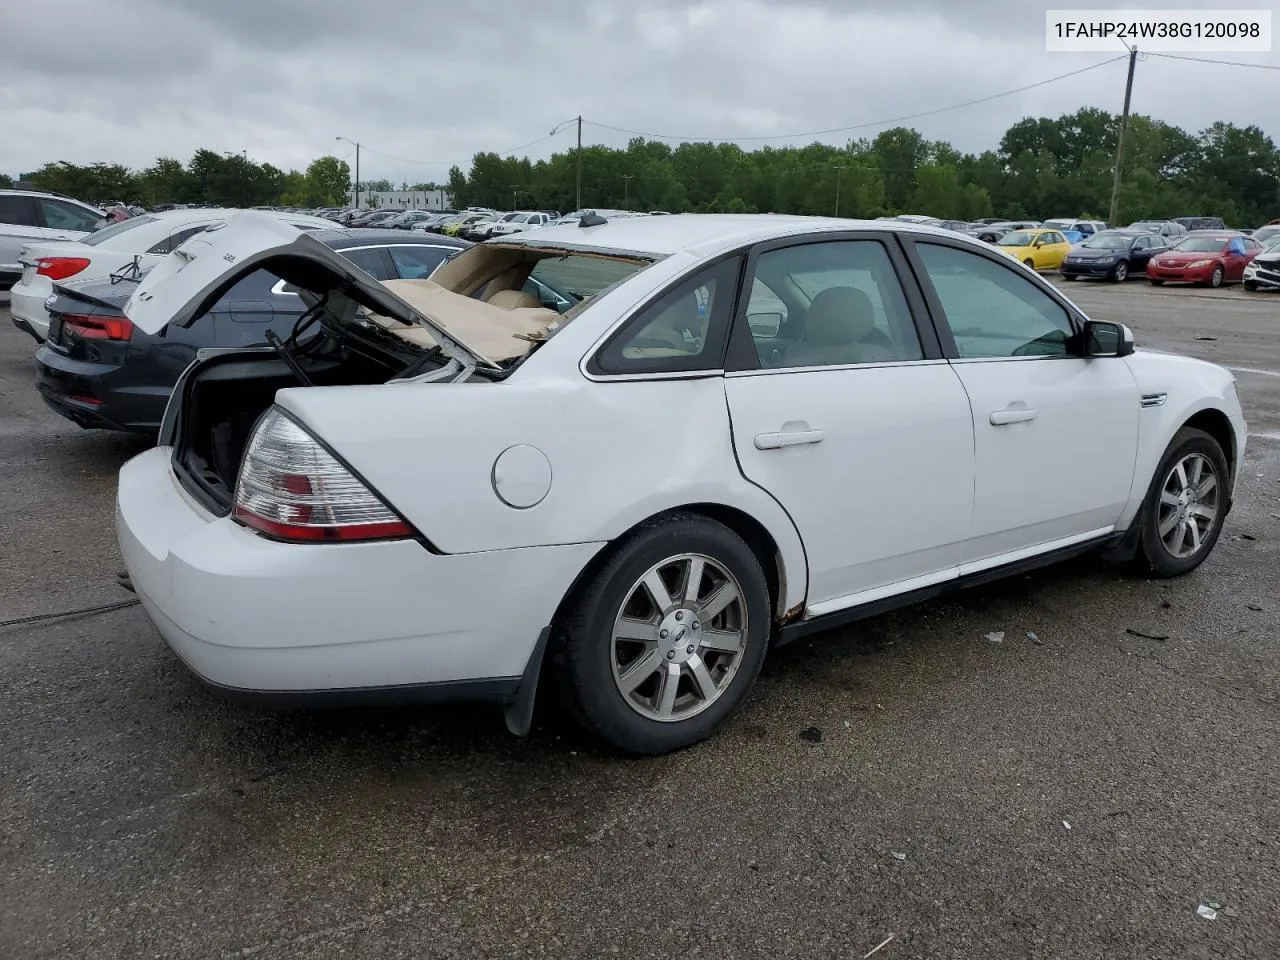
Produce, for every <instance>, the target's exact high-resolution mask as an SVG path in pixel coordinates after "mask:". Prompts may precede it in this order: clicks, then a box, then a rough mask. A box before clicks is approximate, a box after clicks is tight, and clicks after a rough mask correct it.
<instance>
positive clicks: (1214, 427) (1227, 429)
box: [1178, 407, 1237, 480]
mask: <svg viewBox="0 0 1280 960" xmlns="http://www.w3.org/2000/svg"><path fill="white" fill-rule="evenodd" d="M1183 427H1192V428H1194V429H1196V430H1203V431H1204V432H1205V433H1207V434H1209V436H1211V437H1213V439H1214V440H1216V441H1218V446H1220V447H1222V452H1223V453H1224V454H1226V457H1227V469H1228V470H1230V471H1231V477H1232V479H1233V480H1234V479H1235V475H1236V470H1237V464H1236V456H1237V453H1236V433H1235V429H1234V428H1233V427H1232V426H1231V419H1230V418H1229V417H1228V416H1227V415H1226V414H1225V413H1223V412H1222V411H1221V410H1219V409H1218V408H1217V407H1206V408H1205V409H1203V410H1200V411H1197V412H1196V413H1194V414H1192V415H1191V416H1190V417H1189V418H1188V419H1187V420H1185V421H1184V422H1183V423H1182V426H1181V427H1179V428H1178V429H1179V430H1181V429H1182V428H1183Z"/></svg>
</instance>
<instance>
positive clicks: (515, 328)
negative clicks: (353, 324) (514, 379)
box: [373, 280, 560, 363]
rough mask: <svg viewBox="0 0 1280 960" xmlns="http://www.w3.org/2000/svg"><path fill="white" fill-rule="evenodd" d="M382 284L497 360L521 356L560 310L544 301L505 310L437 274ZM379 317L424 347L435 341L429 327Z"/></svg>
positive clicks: (408, 339)
mask: <svg viewBox="0 0 1280 960" xmlns="http://www.w3.org/2000/svg"><path fill="white" fill-rule="evenodd" d="M382 283H383V285H384V286H385V287H386V288H387V289H388V290H390V291H391V292H392V293H394V294H395V295H396V296H397V297H399V298H400V299H402V300H404V301H405V302H406V303H408V304H409V306H411V307H413V308H414V309H415V310H417V311H418V312H419V313H423V314H426V315H427V316H428V317H430V318H431V319H432V320H434V321H435V322H436V323H438V324H439V325H440V326H442V327H444V328H445V330H447V331H448V332H449V333H451V334H455V335H456V336H457V337H458V339H459V340H461V341H462V342H463V343H465V344H467V345H468V346H470V347H474V348H475V349H476V350H478V351H479V352H480V353H482V354H483V355H484V356H486V357H488V358H489V359H490V360H495V361H497V362H499V363H501V362H503V361H506V360H513V359H515V358H517V357H523V356H524V355H525V354H526V353H528V352H529V351H530V350H531V349H532V348H533V343H532V342H531V341H530V340H528V339H525V338H526V337H532V338H534V339H541V337H542V335H543V334H544V333H545V332H546V331H547V328H548V327H550V326H551V325H552V324H553V323H555V322H556V321H557V320H559V319H560V314H558V313H557V312H556V311H554V310H550V309H548V308H546V307H517V308H515V309H514V310H506V309H503V308H502V307H497V306H494V305H493V304H491V303H486V302H485V301H483V300H477V299H475V298H473V297H467V296H463V295H462V294H459V293H454V292H452V291H451V290H446V289H445V288H444V287H442V286H440V284H438V283H436V282H435V281H433V280H384V281H382ZM373 319H374V320H375V322H377V323H379V324H380V325H381V326H383V327H385V328H386V329H387V330H388V331H390V332H391V333H394V334H395V335H396V336H397V337H400V338H401V339H402V340H406V341H408V342H409V343H413V344H416V345H418V346H421V347H431V346H435V343H436V341H435V339H434V338H433V337H432V336H431V331H429V330H427V329H425V328H424V327H419V326H409V325H406V324H403V323H400V322H399V321H398V320H393V319H392V318H390V317H383V316H377V317H374V318H373Z"/></svg>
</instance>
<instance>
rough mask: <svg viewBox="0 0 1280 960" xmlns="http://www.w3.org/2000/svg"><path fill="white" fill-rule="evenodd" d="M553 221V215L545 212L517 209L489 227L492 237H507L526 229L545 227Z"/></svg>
mask: <svg viewBox="0 0 1280 960" xmlns="http://www.w3.org/2000/svg"><path fill="white" fill-rule="evenodd" d="M550 222H551V217H550V216H549V215H548V214H545V213H536V212H534V211H533V210H517V211H516V212H514V213H509V214H507V215H506V216H505V217H503V218H502V219H501V220H499V221H498V222H497V223H495V224H493V226H491V227H490V228H489V236H490V237H505V236H509V235H511V234H513V233H521V232H523V231H525V230H533V229H535V228H537V227H545V226H546V225H547V224H549V223H550Z"/></svg>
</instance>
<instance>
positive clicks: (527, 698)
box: [503, 626, 551, 737]
mask: <svg viewBox="0 0 1280 960" xmlns="http://www.w3.org/2000/svg"><path fill="white" fill-rule="evenodd" d="M550 637H551V628H550V627H549V626H548V627H543V628H542V632H541V633H539V634H538V642H537V643H536V644H534V646H533V653H531V654H530V655H529V662H528V663H526V664H525V667H524V675H523V676H522V677H521V678H520V688H519V689H518V690H516V698H515V700H513V701H512V702H511V706H509V707H507V709H506V710H505V711H504V713H503V717H504V719H505V720H506V721H507V729H508V730H510V731H511V732H512V733H513V734H515V735H516V736H517V737H525V736H528V735H529V730H530V729H531V728H532V727H533V704H534V700H536V699H537V693H538V675H539V674H540V673H541V672H542V657H543V654H545V653H546V652H547V640H548V639H550Z"/></svg>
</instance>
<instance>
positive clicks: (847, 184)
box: [448, 108, 1280, 227]
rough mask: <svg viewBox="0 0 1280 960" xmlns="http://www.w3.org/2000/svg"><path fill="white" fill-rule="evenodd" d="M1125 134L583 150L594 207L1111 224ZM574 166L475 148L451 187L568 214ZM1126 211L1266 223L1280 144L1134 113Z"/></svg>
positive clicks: (1020, 131)
mask: <svg viewBox="0 0 1280 960" xmlns="http://www.w3.org/2000/svg"><path fill="white" fill-rule="evenodd" d="M1118 130H1119V117H1118V116H1116V115H1113V114H1110V113H1108V112H1106V111H1105V110H1097V109H1093V108H1085V109H1082V110H1079V111H1077V112H1076V113H1073V114H1068V115H1065V116H1061V117H1058V118H1056V119H1052V118H1048V117H1042V118H1038V119H1031V118H1028V119H1025V120H1021V121H1019V122H1018V123H1015V124H1014V125H1013V126H1012V127H1010V128H1009V129H1008V131H1007V132H1006V133H1005V135H1004V136H1003V137H1002V138H1001V140H1000V145H999V148H998V149H996V150H989V151H986V152H984V153H981V154H972V153H960V152H959V151H957V150H955V149H954V148H953V147H952V146H951V145H950V144H948V143H944V142H942V141H930V140H926V139H924V138H923V137H922V136H921V135H920V134H919V133H918V132H916V131H915V130H910V129H906V128H902V127H899V128H895V129H892V130H886V131H884V132H883V133H881V134H880V135H879V136H877V137H875V139H872V140H866V139H863V140H856V141H851V142H849V143H848V144H846V145H845V146H844V147H842V148H841V147H832V146H828V145H825V144H820V143H815V144H811V145H810V146H807V147H765V148H763V149H759V150H750V151H748V150H743V149H742V148H741V147H739V146H737V145H734V144H716V143H682V144H680V145H679V146H676V147H671V146H669V145H668V144H666V143H663V142H658V141H651V140H645V139H642V138H637V139H634V140H632V141H631V142H630V143H629V144H628V145H627V147H626V149H625V150H620V149H612V148H609V147H601V146H591V147H584V148H583V156H582V200H583V205H584V206H596V207H628V208H631V209H637V210H666V211H669V212H672V213H678V212H685V211H699V212H726V213H732V212H766V211H768V212H776V213H800V214H816V215H826V216H830V215H832V214H837V213H838V215H839V216H843V217H877V216H885V215H892V214H899V213H918V214H928V215H932V216H936V217H943V218H947V219H953V218H954V219H977V218H979V217H984V216H1000V217H1009V218H1011V219H1022V218H1044V217H1050V216H1089V217H1101V218H1105V217H1106V216H1107V214H1108V211H1109V209H1110V204H1111V188H1112V175H1113V170H1114V162H1115V149H1116V136H1117V133H1118ZM576 162H577V158H576V154H575V153H574V152H573V151H569V152H567V153H560V154H556V155H554V156H552V157H551V158H550V159H549V160H539V161H537V162H532V161H530V160H529V159H527V158H516V157H500V156H498V155H497V154H494V153H478V154H476V156H475V158H474V159H473V161H472V166H471V170H470V172H469V173H464V172H463V171H462V170H461V169H460V168H458V167H454V168H453V169H452V170H451V171H450V173H449V184H448V186H449V190H450V193H451V194H452V195H453V198H454V203H455V205H458V206H464V205H478V206H491V207H497V208H502V209H510V208H513V207H528V208H534V209H550V210H561V211H567V210H571V209H573V208H574V207H575V206H576V205H577V204H576V202H575V188H574V178H575V168H576ZM837 196H838V207H837ZM1119 206H1120V211H1119V217H1118V219H1119V220H1120V221H1121V222H1123V223H1129V222H1132V221H1134V220H1139V219H1144V218H1148V217H1172V216H1191V215H1202V214H1203V215H1216V216H1221V217H1223V218H1224V219H1225V220H1226V221H1227V222H1228V223H1229V224H1231V225H1233V226H1241V227H1250V226H1256V225H1258V224H1260V223H1264V222H1266V221H1267V220H1268V219H1271V218H1273V217H1276V216H1280V151H1277V148H1276V145H1275V143H1273V142H1272V140H1271V138H1270V137H1268V136H1267V135H1266V134H1264V133H1263V131H1262V130H1261V129H1259V128H1258V127H1256V126H1249V127H1243V128H1241V127H1236V126H1233V125H1232V124H1229V123H1221V122H1219V123H1215V124H1214V125H1213V126H1211V127H1209V128H1208V129H1206V130H1203V131H1201V132H1200V133H1198V134H1195V135H1192V134H1190V133H1187V132H1186V131H1184V130H1182V129H1180V128H1178V127H1175V126H1172V125H1170V124H1167V123H1163V122H1162V121H1159V120H1153V119H1151V118H1150V117H1145V116H1133V117H1131V118H1130V125H1129V131H1128V134H1127V135H1126V138H1125V156H1124V165H1123V180H1122V187H1121V191H1120V203H1119Z"/></svg>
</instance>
